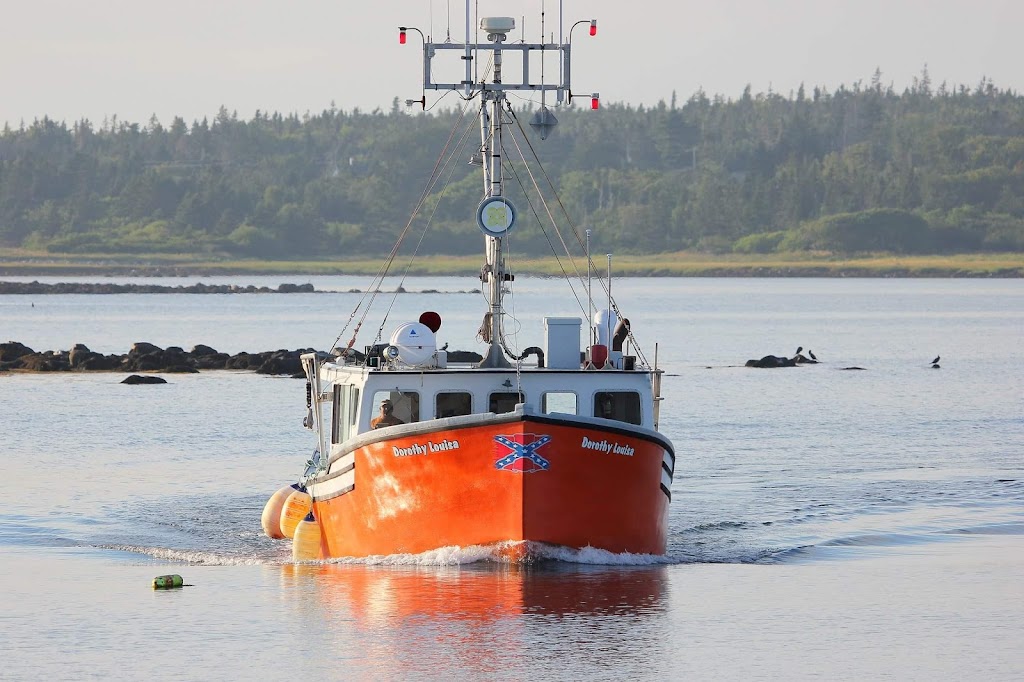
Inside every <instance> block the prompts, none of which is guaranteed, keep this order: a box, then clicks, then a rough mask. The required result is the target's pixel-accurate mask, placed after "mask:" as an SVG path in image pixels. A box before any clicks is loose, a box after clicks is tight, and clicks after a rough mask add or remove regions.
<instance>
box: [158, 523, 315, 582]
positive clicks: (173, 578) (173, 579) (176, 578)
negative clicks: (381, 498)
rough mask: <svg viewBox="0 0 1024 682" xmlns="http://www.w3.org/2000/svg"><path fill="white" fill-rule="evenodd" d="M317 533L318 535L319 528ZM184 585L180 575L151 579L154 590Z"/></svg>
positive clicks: (160, 576) (159, 576)
mask: <svg viewBox="0 0 1024 682" xmlns="http://www.w3.org/2000/svg"><path fill="white" fill-rule="evenodd" d="M317 532H318V533H319V528H318V529H317ZM184 584H185V581H183V580H182V579H181V576H180V575H158V576H157V577H155V578H153V589H154V590H169V589H171V588H173V587H181V586H182V585H184Z"/></svg>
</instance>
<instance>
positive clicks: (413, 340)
mask: <svg viewBox="0 0 1024 682" xmlns="http://www.w3.org/2000/svg"><path fill="white" fill-rule="evenodd" d="M391 345H392V346H394V347H395V348H397V349H398V359H399V360H401V361H402V362H404V363H405V364H407V365H412V366H414V367H421V366H424V365H431V364H433V362H434V352H435V351H436V350H437V341H436V340H435V338H434V332H432V331H430V327H428V326H427V325H425V324H423V323H421V322H406V323H405V324H403V325H402V326H401V327H399V328H398V329H396V330H395V333H394V334H392V335H391Z"/></svg>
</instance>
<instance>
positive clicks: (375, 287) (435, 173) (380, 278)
mask: <svg viewBox="0 0 1024 682" xmlns="http://www.w3.org/2000/svg"><path fill="white" fill-rule="evenodd" d="M468 110H469V107H468V106H467V107H463V108H462V110H461V111H460V113H459V117H458V118H457V119H456V121H455V124H454V125H453V126H452V130H451V132H450V133H449V134H448V140H447V141H446V142H445V145H444V148H443V149H442V150H441V153H440V154H439V155H438V157H437V161H436V162H435V163H434V168H433V169H432V170H431V173H430V177H429V179H428V180H427V183H426V185H425V186H424V188H423V192H422V193H421V194H420V197H419V199H418V200H417V202H416V205H415V206H414V207H413V210H412V214H411V215H410V216H409V220H408V222H406V224H405V227H404V228H403V229H402V232H401V233H400V234H399V237H398V241H397V242H396V243H395V245H394V246H393V247H392V248H391V252H390V253H389V254H388V256H387V258H386V259H385V260H384V262H383V263H381V265H380V267H379V268H378V269H377V273H376V274H375V275H374V277H373V279H372V280H371V284H370V287H369V289H367V291H365V292H364V293H363V296H362V298H360V299H359V303H357V304H356V307H355V308H354V309H353V310H352V313H351V314H350V315H349V317H348V321H347V322H345V326H344V327H342V329H341V332H340V333H339V334H338V336H337V338H335V339H334V343H332V344H331V348H332V349H333V348H336V347H337V346H338V342H339V341H341V338H342V337H343V336H344V335H345V332H346V331H347V330H348V328H349V326H350V325H351V324H352V320H353V319H355V316H356V314H357V313H358V312H359V310H360V308H362V309H363V314H362V317H360V318H359V321H358V322H357V323H356V326H355V329H353V330H352V338H351V339H349V342H348V344H347V345H346V346H345V350H344V351H342V357H345V356H347V355H348V354H349V352H350V351H351V350H352V347H353V346H354V345H355V343H356V338H357V337H358V336H359V330H360V329H362V326H363V323H364V322H365V321H366V317H367V315H369V312H370V308H371V307H372V306H373V302H374V300H375V299H376V298H377V294H378V293H380V285H381V284H382V283H383V282H384V278H385V277H387V273H388V270H389V269H390V268H391V263H392V262H393V261H394V259H395V256H396V255H397V254H398V250H399V248H400V247H401V245H402V242H403V241H404V240H405V238H406V236H407V235H408V233H409V230H410V229H411V227H412V223H413V221H414V220H415V219H416V216H417V215H418V214H419V211H420V209H421V208H422V206H423V203H424V201H426V198H427V197H428V196H429V195H430V191H431V190H432V189H433V187H434V185H436V184H437V180H438V178H439V177H440V171H439V170H438V168H439V166H441V162H442V160H443V159H444V158H445V155H446V154H447V152H448V148H449V147H451V144H452V139H453V138H454V137H455V132H456V131H457V130H458V129H459V126H460V125H462V121H463V120H464V119H465V117H466V112H467V111H468ZM421 241H422V239H421ZM367 297H369V301H367ZM364 303H366V306H365V307H363V304H364ZM378 338H379V337H378Z"/></svg>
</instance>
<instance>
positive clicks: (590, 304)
mask: <svg viewBox="0 0 1024 682" xmlns="http://www.w3.org/2000/svg"><path fill="white" fill-rule="evenodd" d="M592 292H593V289H591V285H590V230H587V317H589V318H590V320H591V321H590V323H589V324H590V345H591V346H593V345H594V322H593V319H594V296H593V293H592Z"/></svg>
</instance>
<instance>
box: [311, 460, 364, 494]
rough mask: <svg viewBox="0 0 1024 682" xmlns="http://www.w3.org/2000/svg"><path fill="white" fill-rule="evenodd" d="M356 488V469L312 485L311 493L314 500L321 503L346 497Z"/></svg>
mask: <svg viewBox="0 0 1024 682" xmlns="http://www.w3.org/2000/svg"><path fill="white" fill-rule="evenodd" d="M355 486H356V471H355V469H354V468H352V469H349V470H348V471H345V472H344V473H339V475H338V476H332V477H330V478H328V479H325V480H321V481H317V482H315V483H313V484H311V485H310V487H309V492H310V495H312V496H313V499H314V500H316V501H318V502H320V501H323V500H329V499H331V498H332V497H337V496H339V495H344V494H345V493H347V492H349V491H351V490H353V489H354V488H355Z"/></svg>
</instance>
